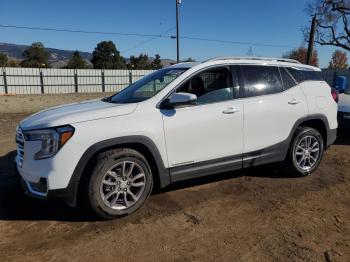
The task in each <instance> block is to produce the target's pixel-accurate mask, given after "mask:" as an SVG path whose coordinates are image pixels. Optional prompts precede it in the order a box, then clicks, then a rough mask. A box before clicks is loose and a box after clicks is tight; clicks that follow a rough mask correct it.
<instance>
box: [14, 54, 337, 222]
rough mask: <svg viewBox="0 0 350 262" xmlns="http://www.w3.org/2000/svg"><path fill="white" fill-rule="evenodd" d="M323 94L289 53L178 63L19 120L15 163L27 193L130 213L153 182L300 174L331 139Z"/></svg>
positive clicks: (331, 119)
mask: <svg viewBox="0 0 350 262" xmlns="http://www.w3.org/2000/svg"><path fill="white" fill-rule="evenodd" d="M331 92H332V91H331V88H330V87H329V86H328V85H327V83H326V82H324V81H323V79H322V76H321V72H320V69H318V68H315V67H311V66H307V65H303V64H300V63H298V62H296V61H294V60H288V59H268V58H266V59H263V58H230V57H226V58H225V57H223V58H214V59H211V60H209V61H205V62H203V63H181V64H177V65H174V66H170V67H167V68H164V69H161V70H158V71H156V72H154V73H152V74H150V75H148V76H146V77H144V78H143V79H141V80H139V81H138V82H136V83H134V84H132V85H131V86H129V87H127V88H126V89H124V90H123V91H121V92H120V93H117V94H115V95H113V96H111V97H108V98H104V99H102V100H93V101H86V102H82V103H76V104H70V105H64V106H58V107H54V108H50V109H48V110H44V111H41V112H39V113H37V114H34V115H32V116H30V117H28V118H27V119H25V120H23V121H22V122H21V123H20V125H19V126H18V128H17V135H16V140H17V146H18V155H17V158H16V162H17V169H18V171H19V173H20V175H21V177H22V180H23V184H24V186H25V188H26V192H27V193H28V194H29V195H32V196H35V197H41V198H51V197H59V198H61V199H63V200H65V201H66V202H67V203H68V204H69V205H70V206H75V205H76V203H77V198H78V196H82V197H85V199H87V200H88V203H89V205H91V207H92V208H93V210H94V211H95V212H96V213H97V214H99V215H100V216H102V217H105V218H113V217H117V216H122V215H126V214H130V213H132V212H134V211H135V210H137V209H138V208H139V207H141V206H142V204H143V203H144V202H145V200H146V198H147V197H148V196H149V195H150V193H151V191H152V187H153V185H156V186H159V187H165V186H167V185H169V184H170V183H173V182H175V181H180V180H184V179H188V178H194V177H200V176H205V175H209V174H214V173H219V172H224V171H232V170H236V169H241V168H245V167H251V166H257V165H261V164H266V163H271V162H282V161H285V163H286V165H285V166H288V167H289V170H290V171H292V172H294V173H295V174H296V175H300V176H305V175H308V174H310V173H312V172H313V171H314V170H315V169H316V168H317V167H318V165H319V164H320V161H321V158H322V155H323V152H324V150H325V149H327V148H328V146H330V145H331V144H332V143H333V142H334V141H335V138H336V130H337V104H336V102H335V101H334V99H333V96H332V94H331ZM79 199H80V198H79Z"/></svg>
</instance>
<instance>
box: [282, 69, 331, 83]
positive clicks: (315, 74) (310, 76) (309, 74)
mask: <svg viewBox="0 0 350 262" xmlns="http://www.w3.org/2000/svg"><path fill="white" fill-rule="evenodd" d="M287 71H288V72H289V73H290V74H291V75H292V76H293V77H294V79H295V80H296V81H297V82H298V83H301V82H304V81H324V78H323V76H322V73H321V72H320V71H312V70H299V69H295V68H287Z"/></svg>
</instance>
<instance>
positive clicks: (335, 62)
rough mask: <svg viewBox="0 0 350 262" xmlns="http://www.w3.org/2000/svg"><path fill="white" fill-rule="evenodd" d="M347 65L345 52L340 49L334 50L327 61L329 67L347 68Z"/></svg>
mask: <svg viewBox="0 0 350 262" xmlns="http://www.w3.org/2000/svg"><path fill="white" fill-rule="evenodd" d="M348 67H349V65H348V56H347V55H346V53H345V52H342V51H340V50H336V51H334V53H333V55H332V59H331V61H330V62H329V68H330V69H347V68H348Z"/></svg>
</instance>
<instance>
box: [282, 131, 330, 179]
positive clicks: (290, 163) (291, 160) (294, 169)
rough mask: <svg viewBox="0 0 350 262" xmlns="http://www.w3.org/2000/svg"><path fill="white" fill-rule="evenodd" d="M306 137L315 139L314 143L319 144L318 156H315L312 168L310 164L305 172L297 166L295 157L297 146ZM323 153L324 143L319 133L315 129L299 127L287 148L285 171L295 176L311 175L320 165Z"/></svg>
mask: <svg viewBox="0 0 350 262" xmlns="http://www.w3.org/2000/svg"><path fill="white" fill-rule="evenodd" d="M306 137H312V138H314V139H316V140H314V141H317V142H318V143H319V154H318V156H317V161H316V162H315V163H314V165H313V166H311V164H310V166H311V167H310V168H309V169H307V170H305V169H302V168H301V167H300V166H299V165H298V161H297V155H296V150H297V145H299V143H302V141H303V139H305V138H306ZM323 153H324V141H323V137H322V135H321V134H320V132H318V131H317V130H316V129H314V128H311V127H299V128H298V129H297V130H296V132H295V135H294V137H293V139H292V142H291V144H290V147H289V152H288V156H287V159H286V162H287V171H289V172H290V173H292V174H293V175H296V176H308V175H310V174H311V173H313V172H314V171H315V170H316V169H317V168H318V166H319V165H320V163H321V160H322V157H323ZM309 163H310V162H309Z"/></svg>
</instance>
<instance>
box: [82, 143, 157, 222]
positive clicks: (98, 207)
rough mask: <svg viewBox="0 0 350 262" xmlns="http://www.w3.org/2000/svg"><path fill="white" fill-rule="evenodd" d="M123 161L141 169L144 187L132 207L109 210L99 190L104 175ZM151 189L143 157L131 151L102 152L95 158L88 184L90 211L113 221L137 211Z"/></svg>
mask: <svg viewBox="0 0 350 262" xmlns="http://www.w3.org/2000/svg"><path fill="white" fill-rule="evenodd" d="M124 161H132V162H134V163H135V165H137V166H138V167H140V168H142V170H143V172H144V174H145V178H144V182H145V183H144V184H145V186H144V189H143V192H142V193H141V194H140V196H139V198H138V200H137V201H135V203H134V204H133V205H132V206H130V207H125V209H121V210H119V209H113V208H111V207H110V206H108V205H107V204H106V203H105V202H104V200H103V198H102V196H101V191H100V189H101V185H102V180H103V179H104V177H105V175H106V173H107V172H108V171H109V170H110V169H111V168H112V167H113V166H115V165H118V163H123V162H124ZM152 187H153V178H152V173H151V169H150V167H149V165H148V163H147V160H146V159H145V157H144V156H143V155H142V154H140V153H139V152H137V151H135V150H133V149H129V148H120V149H114V150H110V151H106V152H103V153H101V154H100V155H99V156H98V157H97V163H96V165H95V167H94V169H93V171H92V174H91V177H90V181H89V182H88V198H89V200H90V205H91V207H92V209H93V210H94V211H95V213H96V214H97V215H99V216H100V217H102V218H105V219H113V218H117V217H121V216H126V215H129V214H131V213H134V212H135V211H136V210H137V209H139V208H140V207H141V206H142V205H143V203H144V202H145V201H146V199H147V198H148V196H149V195H150V194H151V192H152Z"/></svg>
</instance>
